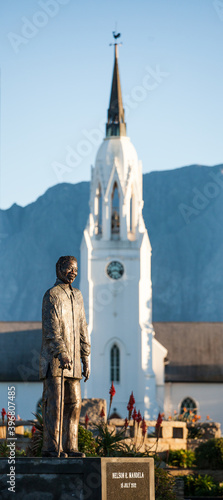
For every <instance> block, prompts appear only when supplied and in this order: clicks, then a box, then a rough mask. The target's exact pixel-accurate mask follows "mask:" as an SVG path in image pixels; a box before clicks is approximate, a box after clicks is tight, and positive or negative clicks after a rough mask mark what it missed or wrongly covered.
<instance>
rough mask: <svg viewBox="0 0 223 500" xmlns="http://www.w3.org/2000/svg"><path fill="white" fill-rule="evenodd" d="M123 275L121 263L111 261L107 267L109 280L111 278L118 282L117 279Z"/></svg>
mask: <svg viewBox="0 0 223 500" xmlns="http://www.w3.org/2000/svg"><path fill="white" fill-rule="evenodd" d="M123 274H124V267H123V265H122V264H121V262H118V260H113V261H112V262H110V264H108V267H107V275H108V276H109V278H112V279H113V280H119V278H121V277H122V275H123Z"/></svg>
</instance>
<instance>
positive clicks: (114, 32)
mask: <svg viewBox="0 0 223 500" xmlns="http://www.w3.org/2000/svg"><path fill="white" fill-rule="evenodd" d="M112 35H113V38H114V39H115V43H109V45H110V46H111V45H122V42H120V43H117V39H118V38H120V36H121V33H117V31H116V30H115V31H112Z"/></svg>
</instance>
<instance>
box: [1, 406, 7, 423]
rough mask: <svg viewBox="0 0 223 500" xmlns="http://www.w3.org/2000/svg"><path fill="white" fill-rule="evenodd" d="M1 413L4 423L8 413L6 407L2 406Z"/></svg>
mask: <svg viewBox="0 0 223 500" xmlns="http://www.w3.org/2000/svg"><path fill="white" fill-rule="evenodd" d="M1 414H2V422H3V423H4V420H5V415H6V411H5V408H2V411H1Z"/></svg>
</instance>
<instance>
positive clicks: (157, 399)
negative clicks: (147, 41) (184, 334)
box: [80, 44, 167, 418]
mask: <svg viewBox="0 0 223 500" xmlns="http://www.w3.org/2000/svg"><path fill="white" fill-rule="evenodd" d="M114 47H115V60H114V70H113V79H112V87H111V97H110V104H109V109H108V118H107V123H106V135H105V138H104V140H103V142H102V144H101V146H100V147H99V150H98V152H97V156H96V160H95V166H94V167H92V172H91V190H90V193H91V194H90V215H89V220H88V224H87V227H86V229H85V231H84V235H83V239H82V244H81V282H80V289H81V291H82V294H83V297H84V304H85V309H86V314H87V321H88V324H89V335H90V339H91V344H92V354H91V373H92V375H91V377H90V379H89V381H88V383H87V384H86V389H85V393H84V396H85V397H89V398H93V397H100V398H105V399H108V391H109V387H110V385H111V383H112V382H114V385H115V388H116V396H115V401H114V406H115V411H116V413H118V414H119V415H120V416H122V417H125V416H126V413H127V410H126V405H127V402H128V398H129V395H130V393H131V392H132V391H133V393H134V396H135V399H136V407H137V409H140V411H141V413H143V414H144V416H145V417H146V418H156V417H157V414H158V412H159V411H161V410H162V411H163V404H164V358H165V357H166V354H167V350H166V349H165V348H164V347H163V346H162V345H161V344H160V343H159V342H158V341H157V340H156V339H155V337H154V330H153V326H152V283H151V245H150V241H149V236H148V233H147V230H146V227H145V223H144V220H143V215H142V209H143V194H142V165H141V162H140V161H139V160H138V156H137V152H136V150H135V148H134V146H133V144H132V142H131V140H130V138H129V137H127V133H126V123H125V114H124V108H123V103H122V93H121V85H120V76H119V68H118V45H117V44H115V46H114Z"/></svg>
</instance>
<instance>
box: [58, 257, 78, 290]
mask: <svg viewBox="0 0 223 500" xmlns="http://www.w3.org/2000/svg"><path fill="white" fill-rule="evenodd" d="M77 272H78V265H77V259H76V258H75V257H73V256H72V255H65V256H64V257H60V258H59V260H58V261H57V263H56V274H57V278H59V279H60V280H61V281H63V282H64V283H69V284H71V283H73V281H74V280H75V278H76V277H77Z"/></svg>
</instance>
